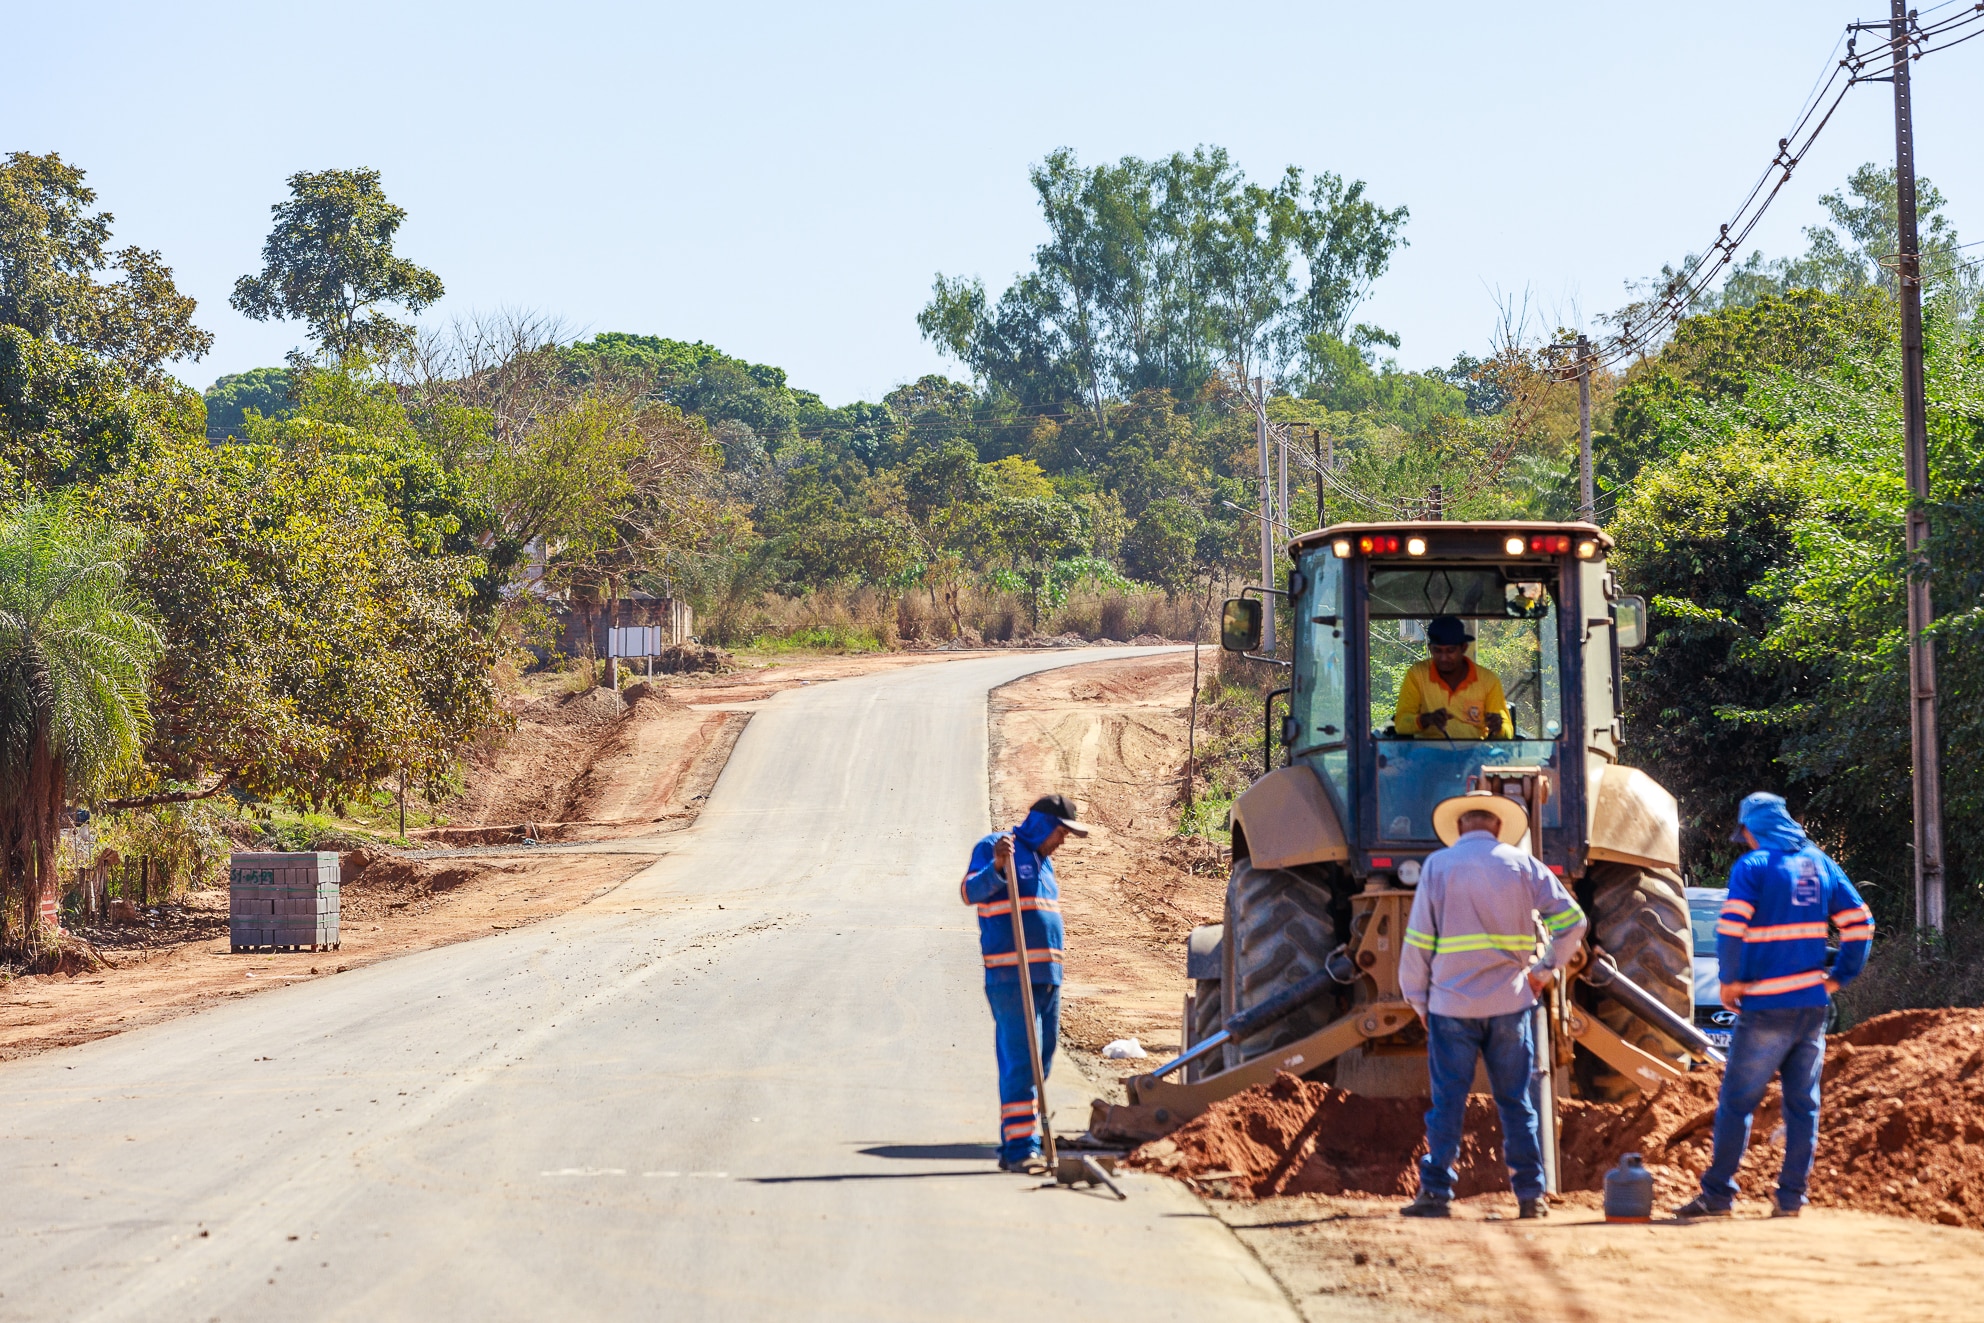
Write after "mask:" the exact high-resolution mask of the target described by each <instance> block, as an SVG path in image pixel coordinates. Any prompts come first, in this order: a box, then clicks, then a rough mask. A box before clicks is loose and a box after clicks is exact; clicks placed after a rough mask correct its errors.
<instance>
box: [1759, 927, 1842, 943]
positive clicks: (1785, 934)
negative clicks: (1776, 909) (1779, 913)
mask: <svg viewBox="0 0 1984 1323" xmlns="http://www.w3.org/2000/svg"><path fill="white" fill-rule="evenodd" d="M1811 937H1816V938H1818V939H1819V940H1820V941H1821V942H1823V941H1824V940H1825V939H1826V926H1825V925H1824V924H1823V923H1777V924H1771V925H1769V926H1767V927H1762V928H1752V929H1750V930H1749V931H1748V932H1746V933H1744V934H1743V940H1744V941H1746V942H1800V941H1804V940H1805V939H1807V938H1811Z"/></svg>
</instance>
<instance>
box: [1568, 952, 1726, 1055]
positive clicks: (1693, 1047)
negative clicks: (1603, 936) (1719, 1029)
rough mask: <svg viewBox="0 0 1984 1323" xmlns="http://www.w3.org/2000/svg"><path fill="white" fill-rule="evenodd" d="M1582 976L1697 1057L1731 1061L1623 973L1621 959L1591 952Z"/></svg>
mask: <svg viewBox="0 0 1984 1323" xmlns="http://www.w3.org/2000/svg"><path fill="white" fill-rule="evenodd" d="M1580 977H1581V978H1582V979H1583V981H1584V982H1585V983H1586V984H1588V985H1590V986H1591V987H1594V988H1597V989H1598V990H1599V991H1601V992H1603V993H1605V994H1606V995H1607V996H1608V997H1611V998H1612V999H1613V1000H1614V1001H1617V1002H1619V1003H1620V1004H1622V1005H1624V1006H1625V1008H1626V1009H1627V1010H1629V1011H1631V1012H1632V1013H1633V1014H1634V1015H1637V1016H1639V1017H1640V1019H1642V1020H1645V1021H1646V1022H1647V1023H1648V1024H1650V1025H1652V1026H1653V1027H1654V1028H1656V1029H1658V1030H1659V1031H1660V1032H1661V1033H1663V1034H1666V1035H1667V1036H1668V1037H1669V1038H1671V1039H1673V1040H1674V1041H1675V1042H1677V1043H1679V1044H1680V1045H1681V1046H1682V1047H1685V1048H1687V1049H1688V1050H1689V1051H1690V1052H1693V1053H1694V1054H1695V1055H1696V1056H1698V1057H1706V1058H1707V1059H1708V1060H1710V1061H1713V1062H1715V1064H1716V1065H1718V1066H1720V1065H1723V1064H1725V1063H1726V1062H1727V1061H1728V1058H1727V1057H1725V1056H1723V1054H1722V1049H1720V1048H1718V1047H1717V1046H1716V1045H1715V1044H1714V1043H1711V1042H1709V1041H1708V1036H1707V1035H1706V1034H1704V1033H1703V1032H1702V1031H1701V1030H1699V1029H1697V1028H1695V1026H1693V1025H1692V1024H1689V1023H1688V1022H1687V1021H1686V1020H1684V1019H1682V1018H1681V1017H1680V1016H1678V1015H1676V1014H1675V1013H1674V1012H1673V1011H1672V1010H1670V1009H1669V1008H1668V1006H1667V1003H1665V1002H1663V1001H1661V1000H1660V999H1659V998H1657V997H1655V996H1654V995H1653V994H1652V993H1651V992H1648V991H1647V990H1646V989H1645V988H1643V987H1641V986H1640V985H1639V984H1637V983H1635V982H1633V981H1632V980H1631V979H1629V978H1627V977H1626V976H1625V975H1624V974H1623V973H1621V972H1620V970H1619V965H1618V962H1616V961H1615V960H1613V959H1612V957H1611V956H1610V955H1608V954H1606V953H1605V952H1604V951H1599V950H1594V951H1593V952H1592V960H1591V963H1590V964H1589V965H1586V966H1585V969H1584V973H1583V974H1582V975H1580Z"/></svg>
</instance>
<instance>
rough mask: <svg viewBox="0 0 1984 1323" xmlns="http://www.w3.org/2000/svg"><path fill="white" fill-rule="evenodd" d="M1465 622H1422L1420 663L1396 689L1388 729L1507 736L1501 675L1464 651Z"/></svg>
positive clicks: (1460, 736)
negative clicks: (1423, 652) (1423, 638)
mask: <svg viewBox="0 0 1984 1323" xmlns="http://www.w3.org/2000/svg"><path fill="white" fill-rule="evenodd" d="M1473 641H1474V640H1473V639H1471V638H1469V637H1468V633H1467V626H1466V625H1465V624H1463V623H1462V622H1461V620H1460V617H1458V616H1435V617H1433V619H1432V620H1430V621H1428V622H1427V623H1426V651H1427V652H1428V653H1429V654H1430V655H1429V656H1428V657H1427V658H1426V660H1425V661H1422V662H1415V663H1414V664H1413V667H1412V669H1411V670H1409V671H1407V672H1406V673H1405V683H1404V684H1402V685H1400V686H1399V688H1398V711H1397V712H1396V713H1395V714H1394V715H1393V717H1392V733H1393V734H1395V735H1397V736H1399V737H1400V738H1401V739H1422V740H1479V739H1491V740H1501V739H1509V738H1511V737H1512V736H1513V735H1514V733H1515V721H1514V719H1513V718H1512V717H1511V716H1510V715H1509V700H1508V699H1507V698H1504V697H1503V696H1502V678H1501V677H1500V676H1498V675H1496V674H1495V673H1494V672H1493V671H1491V670H1489V669H1488V668H1487V667H1485V666H1478V665H1476V664H1475V662H1474V659H1473V658H1471V657H1469V656H1468V655H1467V645H1468V644H1470V643H1472V642H1473Z"/></svg>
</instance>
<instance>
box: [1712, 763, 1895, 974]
mask: <svg viewBox="0 0 1984 1323" xmlns="http://www.w3.org/2000/svg"><path fill="white" fill-rule="evenodd" d="M1738 816H1739V817H1740V818H1741V819H1742V822H1743V826H1744V827H1745V828H1747V829H1748V830H1749V833H1750V835H1752V836H1754V837H1756V838H1757V845H1758V847H1759V848H1758V849H1755V850H1752V851H1750V853H1748V854H1746V855H1744V856H1743V857H1742V858H1741V859H1738V860H1737V861H1736V864H1735V866H1734V867H1733V868H1731V869H1730V870H1729V897H1728V899H1726V900H1724V901H1723V902H1722V917H1721V919H1720V920H1719V921H1718V922H1717V923H1716V925H1715V932H1716V938H1715V953H1716V956H1717V958H1718V960H1719V961H1720V963H1721V966H1722V981H1723V982H1724V983H1725V984H1728V983H1734V984H1739V985H1741V986H1742V989H1743V994H1742V995H1743V1009H1744V1010H1751V1009H1755V1010H1768V1009H1770V1008H1773V1007H1791V1006H1823V1005H1825V1004H1826V1002H1827V1000H1828V994H1827V992H1826V989H1825V981H1826V978H1827V974H1826V925H1827V924H1828V923H1831V924H1832V925H1833V926H1834V927H1836V928H1838V929H1839V958H1838V959H1837V960H1836V961H1835V962H1834V964H1833V969H1832V974H1831V977H1832V979H1833V980H1834V981H1835V982H1836V983H1838V984H1839V985H1840V986H1842V987H1843V986H1845V985H1846V984H1848V983H1850V982H1852V981H1853V980H1854V979H1855V978H1856V977H1858V976H1859V973H1860V971H1861V970H1862V969H1863V968H1865V967H1866V964H1867V952H1868V949H1869V948H1870V947H1871V946H1872V944H1873V940H1874V916H1873V914H1872V913H1871V912H1869V911H1868V909H1867V906H1866V903H1865V902H1864V901H1862V900H1861V899H1860V893H1859V892H1858V891H1856V890H1854V887H1853V883H1852V882H1850V881H1848V880H1847V877H1846V874H1845V873H1844V872H1842V871H1840V867H1839V865H1838V864H1836V863H1834V862H1833V861H1832V859H1831V857H1830V856H1829V855H1827V854H1826V852H1825V851H1824V850H1821V849H1820V848H1819V847H1818V846H1816V845H1814V844H1812V841H1811V838H1810V837H1808V836H1806V835H1805V829H1804V828H1802V827H1800V826H1799V825H1798V824H1797V823H1796V822H1794V821H1792V818H1791V814H1790V813H1789V812H1788V811H1787V810H1786V809H1785V807H1784V800H1783V798H1782V797H1780V796H1777V795H1770V794H1763V793H1758V794H1754V795H1751V796H1749V797H1748V798H1746V799H1745V800H1744V801H1743V805H1742V808H1741V809H1740V810H1739V812H1738Z"/></svg>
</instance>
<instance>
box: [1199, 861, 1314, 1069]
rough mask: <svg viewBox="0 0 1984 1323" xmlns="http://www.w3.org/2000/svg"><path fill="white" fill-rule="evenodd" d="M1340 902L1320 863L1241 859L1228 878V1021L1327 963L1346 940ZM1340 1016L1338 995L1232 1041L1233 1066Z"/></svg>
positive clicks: (1223, 1010)
mask: <svg viewBox="0 0 1984 1323" xmlns="http://www.w3.org/2000/svg"><path fill="white" fill-rule="evenodd" d="M1333 899H1334V898H1333V897H1332V895H1331V893H1330V887H1329V883H1328V882H1327V880H1326V879H1325V878H1324V877H1322V876H1319V875H1318V870H1317V869H1315V868H1313V867H1303V868H1255V867H1254V865H1253V862H1252V861H1251V860H1250V859H1248V858H1247V856H1245V855H1239V856H1237V857H1235V859H1234V860H1233V873H1232V875H1231V877H1229V878H1228V880H1227V883H1226V938H1225V941H1224V942H1223V943H1222V947H1221V949H1222V955H1223V959H1224V972H1225V977H1224V978H1222V979H1221V980H1220V994H1221V1006H1220V1016H1221V1018H1222V1020H1230V1019H1232V1018H1233V1017H1234V1016H1235V1015H1237V1014H1239V1013H1240V1012H1241V1011H1242V1010H1244V1009H1245V1008H1247V1007H1249V1006H1258V1005H1259V1004H1260V1003H1262V1002H1264V1001H1266V1000H1267V999H1268V998H1269V997H1272V996H1274V995H1275V994H1276V993H1277V992H1280V991H1281V990H1282V989H1283V988H1287V987H1292V986H1293V985H1295V984H1297V983H1299V982H1301V981H1302V980H1303V979H1305V978H1307V977H1309V976H1310V975H1311V974H1314V973H1315V972H1316V971H1317V970H1319V969H1321V968H1322V967H1323V961H1324V960H1325V959H1326V958H1327V957H1328V956H1329V953H1330V952H1331V951H1333V950H1335V949H1336V947H1337V943H1338V942H1340V941H1341V940H1342V938H1340V937H1339V936H1338V935H1337V925H1336V919H1335V917H1334V916H1333V915H1332V913H1331V904H1332V901H1333ZM1335 1016H1336V1010H1335V1005H1334V1003H1333V1001H1332V999H1330V998H1324V999H1323V1000H1321V1001H1318V1002H1314V1003H1311V1004H1310V1005H1308V1006H1306V1007H1304V1008H1303V1009H1301V1010H1299V1011H1297V1012H1295V1014H1293V1015H1291V1016H1289V1017H1288V1018H1287V1019H1285V1020H1283V1021H1281V1022H1280V1023H1279V1024H1274V1025H1270V1026H1269V1027H1267V1028H1266V1029H1263V1030H1261V1032H1259V1033H1257V1034H1255V1035H1254V1036H1253V1037H1251V1038H1248V1039H1245V1040H1243V1041H1242V1042H1239V1043H1228V1044H1227V1045H1226V1065H1227V1066H1228V1067H1229V1068H1231V1067H1233V1066H1238V1065H1241V1064H1242V1063H1244V1062H1247V1061H1251V1060H1252V1059H1253V1058H1255V1057H1257V1056H1260V1055H1261V1054H1262V1053H1263V1052H1270V1051H1273V1050H1274V1049H1275V1048H1277V1047H1280V1046H1281V1045H1282V1044H1283V1043H1292V1042H1294V1041H1295V1040H1296V1039H1298V1038H1304V1037H1306V1036H1308V1035H1309V1034H1312V1033H1314V1032H1315V1031H1316V1030H1318V1029H1320V1028H1322V1027H1323V1026H1324V1025H1326V1024H1328V1023H1329V1022H1330V1021H1331V1020H1332V1019H1334V1018H1335Z"/></svg>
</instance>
